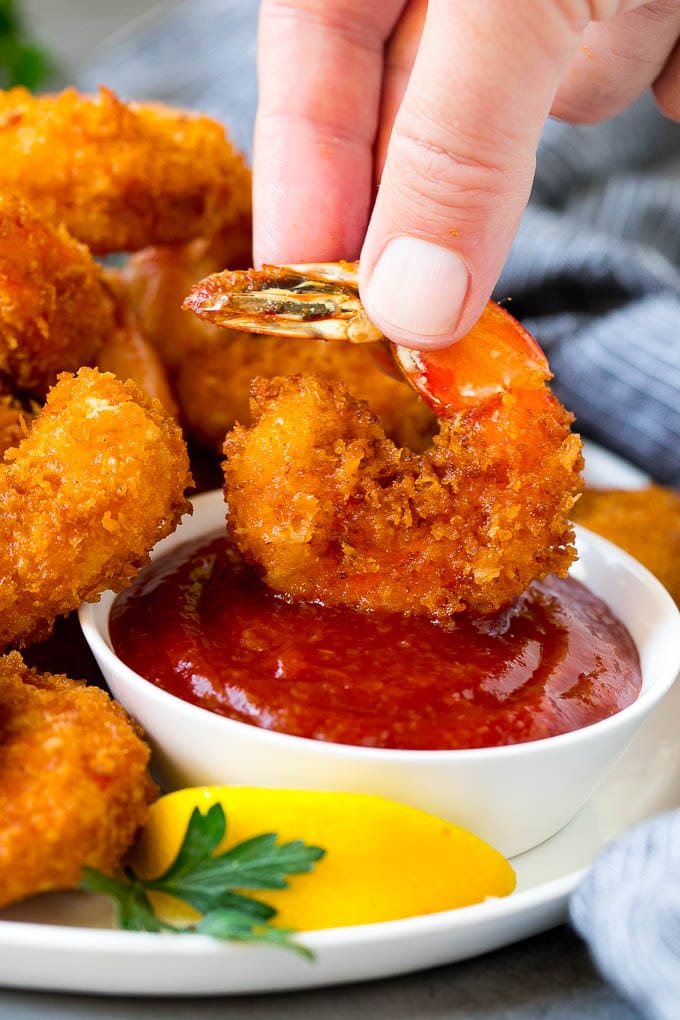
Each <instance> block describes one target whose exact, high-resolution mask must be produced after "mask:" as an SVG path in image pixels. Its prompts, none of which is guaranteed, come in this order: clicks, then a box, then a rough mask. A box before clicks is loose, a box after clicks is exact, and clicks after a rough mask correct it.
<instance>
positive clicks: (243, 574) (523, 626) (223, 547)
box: [110, 534, 642, 750]
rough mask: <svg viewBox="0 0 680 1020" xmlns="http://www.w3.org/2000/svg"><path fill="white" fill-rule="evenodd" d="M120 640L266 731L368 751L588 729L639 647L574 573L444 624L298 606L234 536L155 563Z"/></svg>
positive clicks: (154, 677) (119, 620)
mask: <svg viewBox="0 0 680 1020" xmlns="http://www.w3.org/2000/svg"><path fill="white" fill-rule="evenodd" d="M110 630H111V639H112V642H113V647H114V649H115V651H116V653H117V654H118V655H119V656H120V658H121V659H122V660H123V661H124V662H125V663H127V665H128V666H130V667H132V669H134V670H135V671H136V672H137V673H140V674H141V675H142V676H143V677H146V679H147V680H150V681H151V682H152V683H154V684H156V685H157V686H158V687H161V688H163V689H164V690H166V691H169V692H170V693H171V694H174V695H176V696H177V697H178V698H182V699H183V700H184V701H188V702H191V703H192V704H194V705H200V706H201V708H206V709H209V710H210V711H211V712H216V713H218V714H220V715H224V716H227V717H229V718H230V719H236V720H239V721H240V722H245V723H250V724H251V725H253V726H260V727H263V728H265V729H270V730H278V731H279V732H282V733H289V734H293V735H295V736H300V737H311V738H312V739H314V740H324V741H329V742H333V743H341V744H355V745H361V746H364V747H392V748H403V749H430V750H434V749H452V748H471V747H497V746H499V745H503V744H516V743H520V742H523V741H527V740H538V739H540V738H542V737H550V736H555V735H556V734H558V733H566V732H568V731H570V730H575V729H578V728H580V727H582V726H587V725H589V724H590V723H593V722H596V721H598V720H600V719H604V718H606V717H607V716H610V715H613V714H614V713H615V712H618V711H620V710H621V709H622V708H624V707H625V706H626V705H629V704H630V703H631V702H633V701H634V700H635V699H636V697H637V696H638V693H639V691H640V686H641V682H642V678H641V673H640V664H639V658H638V654H637V650H636V648H635V645H634V643H633V640H632V638H631V636H630V634H629V633H628V631H627V630H626V628H625V627H624V625H623V624H622V623H621V621H620V620H618V619H617V618H616V617H615V616H614V615H613V614H612V612H611V611H610V610H609V608H608V607H607V606H606V605H605V604H604V603H603V602H602V601H601V600H600V599H598V598H597V597H596V596H595V595H593V594H592V593H591V592H590V591H589V590H588V589H587V588H585V587H584V586H583V585H582V584H580V583H579V582H578V581H575V580H574V579H572V578H566V579H560V578H554V577H551V578H548V579H547V580H545V581H542V582H540V583H538V582H537V583H534V584H533V585H532V586H531V588H530V589H529V590H528V592H527V593H525V595H523V596H522V597H521V598H520V599H519V600H518V602H517V603H516V604H515V605H514V606H513V608H512V609H511V610H508V611H506V612H504V613H503V614H501V615H499V616H496V617H492V618H488V617H487V618H472V617H469V616H463V615H458V616H457V617H456V618H455V620H454V621H453V622H452V623H451V624H446V625H441V624H438V623H432V622H430V621H428V620H425V619H421V618H418V617H404V616H401V615H399V614H392V613H361V612H357V611H355V610H352V609H345V608H326V607H324V606H320V605H314V604H308V605H295V604H290V603H288V602H286V601H285V599H284V598H282V597H281V596H278V595H276V594H274V593H273V592H271V591H270V590H269V589H267V588H266V587H265V586H264V585H263V584H262V582H261V581H260V579H259V576H258V574H257V572H256V571H255V569H253V568H252V567H250V566H248V565H246V564H244V562H243V561H242V559H241V558H240V555H239V553H238V552H237V550H236V549H235V548H234V547H233V546H232V545H231V544H230V542H229V540H228V538H227V537H226V536H225V535H224V534H220V535H217V536H213V537H212V538H208V539H202V540H200V541H197V542H192V543H186V544H184V545H182V546H179V547H178V548H177V549H175V550H173V551H172V552H171V553H169V554H168V555H166V556H164V557H162V558H160V559H159V560H157V561H156V562H155V563H152V564H151V566H149V567H147V568H146V569H145V570H144V571H142V573H141V574H140V575H139V577H138V578H137V580H136V582H135V584H134V585H133V587H132V588H131V589H129V590H128V591H127V592H125V593H123V594H122V595H120V596H119V597H118V598H117V599H116V601H115V603H114V606H113V609H112V612H111V620H110Z"/></svg>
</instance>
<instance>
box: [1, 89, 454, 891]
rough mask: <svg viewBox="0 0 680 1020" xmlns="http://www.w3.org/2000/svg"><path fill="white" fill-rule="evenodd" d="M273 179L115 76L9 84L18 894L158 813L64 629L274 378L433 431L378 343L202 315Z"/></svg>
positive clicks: (56, 883) (4, 825) (401, 428)
mask: <svg viewBox="0 0 680 1020" xmlns="http://www.w3.org/2000/svg"><path fill="white" fill-rule="evenodd" d="M250 193H251V175H250V170H249V168H248V166H247V164H246V162H245V160H244V158H243V157H242V155H241V154H240V153H239V152H237V151H236V150H235V149H234V148H233V146H232V145H231V143H230V141H229V138H228V136H227V134H226V132H225V129H224V128H223V126H222V125H220V124H218V123H216V122H215V121H213V120H211V119H210V118H208V117H205V116H201V115H198V114H193V113H189V112H186V111H181V110H175V109H171V108H168V107H164V106H162V105H160V104H151V103H150V104H138V103H134V102H124V101H122V100H121V99H120V98H119V97H118V96H116V95H115V94H114V93H113V92H111V91H110V90H108V89H106V88H102V89H100V91H99V93H98V94H96V95H83V94H80V93H78V92H77V91H76V90H74V89H67V90H66V91H64V92H62V93H60V94H54V95H44V96H33V95H31V94H30V93H29V92H27V91H26V90H24V89H22V88H15V89H12V90H9V91H7V92H2V93H0V454H2V457H3V460H2V463H1V464H0V529H1V530H2V547H3V549H4V550H5V552H4V559H3V563H2V566H1V567H0V907H2V906H5V905H7V904H9V903H12V902H15V901H19V900H22V899H24V898H26V897H28V896H31V895H33V894H35V893H40V892H45V891H50V890H57V889H59V890H61V889H68V888H75V887H76V886H77V885H78V883H79V880H80V876H81V873H82V869H83V867H84V866H86V865H87V866H90V867H95V868H99V869H100V870H104V871H108V872H112V871H113V870H114V869H115V868H116V867H117V866H118V865H119V864H120V861H121V859H122V857H123V855H124V853H125V851H126V849H127V848H128V847H129V846H130V845H131V844H132V843H133V841H134V840H135V838H136V835H137V834H138V832H139V831H140V829H141V827H142V826H143V824H144V822H145V819H146V816H147V811H148V806H149V804H150V803H151V801H152V800H153V799H154V798H155V797H156V796H157V794H158V790H157V788H156V786H155V784H154V783H153V782H152V780H151V778H150V776H149V771H148V766H149V750H148V747H147V745H146V743H145V742H144V739H143V734H142V733H141V732H140V731H139V728H138V727H137V726H136V724H135V722H134V721H133V720H131V719H130V718H129V717H128V716H127V715H126V713H125V712H124V710H123V709H122V708H121V707H120V706H119V705H117V704H114V702H113V701H112V700H111V699H110V698H109V697H108V695H107V694H106V693H105V691H104V690H102V689H100V688H99V687H98V686H96V685H87V684H86V683H85V682H84V681H81V680H80V679H77V678H78V677H79V676H80V675H81V674H80V673H79V672H78V670H79V668H80V665H81V661H82V650H80V649H78V650H76V652H74V654H73V656H72V662H71V660H70V657H69V654H66V655H65V656H64V654H63V648H59V653H58V654H57V655H56V656H55V657H54V659H53V660H51V658H50V657H51V656H52V654H53V652H52V649H53V647H57V646H56V645H53V644H51V641H50V635H51V634H52V633H53V630H54V627H55V624H58V625H59V627H58V628H57V629H59V628H60V627H61V626H62V624H63V623H64V620H66V621H69V620H71V619H72V618H73V614H74V611H75V610H76V609H77V608H78V607H79V606H80V605H81V604H82V603H83V602H85V601H88V600H93V599H96V598H97V597H98V596H99V595H100V594H101V592H102V591H105V590H107V589H112V590H115V591H119V590H122V589H123V588H124V587H126V586H127V585H128V584H129V583H130V582H131V581H132V579H133V578H134V577H135V575H136V573H137V572H138V570H139V569H140V567H142V566H143V565H144V564H145V563H146V562H147V561H148V555H149V552H150V550H151V549H152V547H153V546H154V545H155V544H156V542H157V541H159V540H160V539H161V538H163V537H164V536H165V535H167V534H169V533H170V532H171V531H173V530H174V528H175V527H176V526H177V524H178V523H179V521H180V519H181V517H182V515H183V514H185V513H189V512H190V511H191V504H190V503H189V501H188V499H187V493H188V492H189V491H190V490H191V489H192V488H195V483H194V477H193V476H195V475H200V474H201V472H203V471H204V468H205V464H206V463H207V464H208V465H209V471H210V470H212V471H214V470H215V467H216V468H217V470H218V471H219V459H220V456H221V448H222V443H223V441H224V437H225V434H226V433H227V431H228V430H229V429H230V428H231V427H232V425H233V424H234V423H235V422H236V421H240V422H241V423H245V424H247V423H248V422H249V420H250V412H249V404H248V400H249V385H250V380H251V378H253V377H255V376H259V377H265V378H266V377H271V376H274V375H281V374H284V375H285V374H287V373H289V372H294V371H297V372H300V371H303V372H316V373H318V374H319V375H321V376H323V377H334V378H341V379H343V380H344V382H345V383H346V384H347V385H349V386H351V387H352V388H353V389H354V391H355V392H356V393H357V394H358V395H359V396H360V397H363V398H366V399H370V400H371V402H372V405H373V407H374V408H375V409H376V410H377V412H378V413H379V414H380V415H381V416H382V421H383V423H384V426H385V428H386V429H387V430H388V432H389V433H390V434H391V435H393V437H394V438H395V440H397V441H398V442H400V443H405V444H406V443H409V444H411V445H412V446H414V447H418V446H419V445H420V446H423V445H425V444H426V443H427V442H428V440H429V437H430V435H431V434H432V432H433V431H434V427H435V418H434V416H433V415H432V413H431V411H430V410H429V409H428V408H426V407H425V405H423V404H422V403H421V401H420V400H419V399H418V397H417V396H416V395H415V394H414V393H413V392H412V391H411V389H410V388H409V386H408V385H407V384H406V383H405V382H402V381H400V380H398V379H395V378H392V377H390V376H389V375H386V374H385V373H384V372H382V371H381V369H380V368H379V367H378V365H377V363H376V362H375V360H374V358H373V356H372V355H371V354H370V352H368V351H364V350H357V351H351V352H349V354H348V355H345V353H344V352H339V351H337V352H336V351H333V352H330V351H328V350H326V347H325V345H324V344H323V342H319V343H316V344H309V343H301V344H298V345H296V344H291V343H289V342H287V341H284V340H280V339H278V338H263V339H262V342H261V343H256V342H253V339H252V338H251V337H249V336H247V335H245V334H242V333H239V332H237V331H224V330H218V329H215V328H214V327H212V326H210V325H208V324H205V323H203V322H201V321H200V320H199V319H198V318H196V317H195V316H193V315H192V314H191V313H190V312H185V311H182V310H181V303H182V300H183V298H184V297H185V296H186V294H187V293H188V291H189V289H190V287H191V285H192V284H193V283H195V282H196V281H197V280H199V279H200V278H201V277H203V276H206V275H208V274H210V273H212V272H215V271H217V270H220V269H222V268H223V267H224V266H227V265H229V266H232V267H239V266H246V265H249V264H250V260H251V254H250V249H251V219H250V217H251V197H250ZM188 448H189V449H191V450H192V456H193V455H194V454H195V460H192V461H190V458H189V454H188ZM53 641H54V639H52V642H53ZM52 661H54V663H55V665H57V668H56V669H54V667H53V666H52ZM36 663H39V668H36ZM51 668H52V669H54V671H51ZM67 674H68V675H67ZM74 677H75V678H74Z"/></svg>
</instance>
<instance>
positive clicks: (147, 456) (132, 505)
mask: <svg viewBox="0 0 680 1020" xmlns="http://www.w3.org/2000/svg"><path fill="white" fill-rule="evenodd" d="M189 485H191V475H190V474H189V466H188V457H187V452H186V447H185V444H184V441H183V439H182V436H181V432H180V430H179V428H178V427H177V426H176V425H175V423H174V422H172V421H171V420H170V419H169V418H168V416H167V415H166V414H165V413H164V412H163V410H162V408H161V406H160V404H158V403H157V402H149V401H148V400H147V399H146V398H145V397H144V395H143V394H142V393H141V391H140V390H139V388H138V387H137V386H135V384H134V383H132V382H125V383H124V382H121V381H120V380H118V379H116V378H115V377H114V376H113V375H111V374H108V373H101V372H98V371H97V370H96V369H89V368H83V369H81V370H80V372H79V373H78V374H77V375H76V376H70V375H67V374H64V375H62V376H61V377H60V379H59V381H58V383H57V385H56V386H55V387H54V388H53V389H52V390H51V391H50V393H49V394H48V397H47V403H46V405H45V407H44V408H43V409H42V410H41V411H40V413H39V414H38V416H37V417H36V419H35V421H34V423H33V426H32V428H31V430H30V432H29V433H28V435H27V436H26V438H25V439H24V440H23V441H22V442H21V443H20V444H19V446H17V447H14V448H12V449H10V450H8V451H7V453H6V454H5V463H4V464H3V465H0V547H1V548H2V549H3V550H4V552H3V559H2V564H1V566H0V647H3V648H6V647H7V646H8V645H13V646H18V645H19V646H21V645H26V644H28V643H29V642H31V641H35V640H39V639H40V638H42V637H45V636H46V635H47V634H48V633H49V632H50V629H51V626H52V623H53V621H54V618H55V617H56V616H59V615H62V614H65V613H68V612H70V611H71V610H73V609H76V608H77V607H78V606H79V605H80V604H81V603H82V602H84V601H87V600H92V599H94V598H96V597H97V595H99V594H100V593H101V592H102V591H104V590H105V589H107V588H113V589H115V590H116V591H119V590H120V589H121V588H123V587H125V586H126V585H127V584H128V583H129V582H130V581H131V580H132V578H133V577H134V576H135V574H136V572H137V570H138V569H139V567H141V566H142V565H143V564H144V563H146V562H147V560H148V554H149V551H150V549H151V548H152V547H153V546H154V545H155V543H156V542H157V541H158V540H159V539H161V538H163V537H164V536H165V535H167V534H169V533H170V532H171V531H173V530H174V528H175V527H176V525H177V523H178V522H179V519H180V517H181V516H182V514H183V513H185V512H189V511H190V504H189V503H188V501H187V500H186V498H185V495H184V494H185V490H186V488H187V486H189Z"/></svg>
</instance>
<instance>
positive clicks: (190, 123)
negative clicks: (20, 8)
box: [0, 88, 250, 254]
mask: <svg viewBox="0 0 680 1020" xmlns="http://www.w3.org/2000/svg"><path fill="white" fill-rule="evenodd" d="M0 189H2V190H3V191H16V192H19V193H20V194H22V195H25V196H26V197H27V198H28V199H29V200H30V201H31V202H32V204H33V205H35V207H36V208H37V209H38V210H39V212H40V213H41V215H43V216H46V217H48V218H49V219H51V220H53V221H54V222H57V223H63V224H65V225H66V227H67V228H68V230H69V232H70V233H71V234H72V235H73V236H74V237H76V238H77V239H78V240H79V241H82V242H84V243H85V244H87V245H88V247H89V248H90V249H91V250H92V251H93V252H95V253H96V254H103V253H105V252H113V251H136V250H137V249H139V248H144V247H145V246H146V245H150V244H174V243H182V242H185V241H189V240H191V239H193V238H196V237H210V236H211V235H212V234H214V233H215V232H216V231H218V230H219V229H220V228H221V227H223V226H224V225H225V224H227V223H230V222H234V221H236V220H238V219H239V218H240V217H241V216H242V215H243V213H244V211H246V210H247V209H249V207H250V171H249V170H248V168H247V166H246V164H245V162H244V160H243V157H242V156H241V155H240V153H238V152H236V151H235V150H234V148H233V147H232V145H231V143H230V142H229V140H228V139H227V137H226V134H225V131H224V128H223V127H222V126H221V125H220V124H218V123H217V122H216V121H214V120H211V119H210V118H208V117H203V116H199V115H197V114H192V113H187V112H184V111H180V110H174V109H170V108H167V107H163V106H161V105H160V104H158V105H153V104H145V105H142V104H137V103H124V102H122V101H121V100H120V99H118V97H117V96H115V95H114V93H113V92H111V91H110V90H108V89H104V88H102V89H101V90H100V92H99V95H97V96H85V95H81V94H79V93H78V92H77V91H76V90H75V89H67V90H66V91H64V92H62V93H60V94H59V95H51V96H33V95H31V94H30V93H29V92H27V91H26V90H25V89H23V88H15V89H11V90H10V91H9V92H5V93H1V94H0Z"/></svg>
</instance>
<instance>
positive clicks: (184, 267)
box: [120, 231, 436, 452]
mask: <svg viewBox="0 0 680 1020" xmlns="http://www.w3.org/2000/svg"><path fill="white" fill-rule="evenodd" d="M234 246H235V245H234V244H233V243H232V249H233V248H234ZM228 247H229V238H228V233H227V231H223V232H222V235H221V236H220V237H218V238H214V239H213V240H212V241H211V242H201V241H197V242H194V243H193V244H191V245H185V246H183V247H181V248H170V247H164V248H162V247H159V248H147V249H145V250H144V251H141V252H138V253H137V254H136V255H133V256H132V257H131V258H130V259H129V260H128V263H127V265H126V266H125V268H124V269H123V270H122V272H121V275H120V280H121V284H122V289H123V293H124V294H125V295H127V298H128V300H129V303H130V304H131V305H132V307H133V308H134V309H135V312H136V314H137V315H138V317H139V320H140V323H141V326H142V329H143V331H144V334H145V335H146V336H147V337H148V338H149V340H150V342H151V343H152V344H153V345H154V346H155V347H156V349H157V350H158V352H159V354H160V356H161V358H162V360H163V362H164V363H165V365H166V366H167V368H168V370H169V372H170V375H171V378H172V379H173V382H174V387H175V391H176V395H177V399H178V401H179V404H180V407H181V411H182V416H183V420H184V422H185V424H186V426H187V429H188V431H189V433H190V434H191V436H192V437H194V438H195V439H197V440H198V441H199V442H200V443H202V444H203V445H205V446H209V447H211V448H212V449H214V450H216V451H217V452H221V450H222V444H223V442H224V437H225V435H226V433H227V432H228V430H229V429H230V428H231V427H232V426H233V425H234V424H235V422H237V421H238V422H240V423H241V424H247V423H248V422H249V421H250V410H249V391H250V382H251V380H252V379H253V378H254V377H255V376H260V377H263V378H272V377H274V376H277V375H288V374H289V373H296V372H309V373H316V374H318V375H321V376H323V377H324V378H331V379H339V380H341V381H342V382H344V383H345V384H346V385H347V386H348V388H349V390H350V392H351V393H352V394H353V395H354V396H356V397H359V398H361V399H364V400H367V401H368V403H369V405H370V407H371V408H372V410H374V411H375V413H376V414H377V415H378V417H379V418H380V421H381V422H382V424H383V427H384V429H385V431H386V433H387V435H388V436H390V438H392V439H394V441H395V442H396V443H399V444H400V445H404V446H408V447H410V448H411V449H422V447H423V446H424V445H426V443H427V441H428V440H429V439H430V437H431V436H432V433H433V432H434V429H435V424H436V421H435V417H434V415H433V414H432V412H431V411H430V410H429V408H428V407H427V406H426V405H425V404H424V403H423V401H421V400H419V399H418V397H417V395H416V394H415V393H413V392H412V391H411V389H410V387H409V386H408V385H407V384H406V383H405V382H403V381H401V380H399V379H395V378H391V377H390V376H388V375H386V374H385V373H384V372H382V371H381V370H380V368H379V367H378V365H377V364H376V361H375V359H374V357H373V356H372V353H371V351H369V350H368V348H361V347H352V348H351V349H347V348H346V347H344V348H343V349H336V348H334V347H331V346H329V345H328V344H324V343H323V341H320V340H319V341H316V342H310V341H309V340H307V341H299V342H297V343H295V342H290V341H286V340H284V339H281V338H279V337H266V338H265V337H263V338H260V340H259V341H258V342H257V343H253V341H252V339H251V338H250V336H249V335H248V334H245V333H241V332H238V331H236V330H225V329H220V328H218V327H216V326H212V325H211V324H210V323H208V322H204V321H202V320H201V319H199V318H197V317H196V316H194V315H191V314H190V312H188V311H182V309H181V302H182V299H183V298H184V296H185V295H186V294H187V293H188V291H189V290H190V288H191V287H192V286H193V284H195V283H196V282H197V281H198V280H200V279H201V277H202V276H205V275H207V274H209V273H213V272H215V270H216V269H217V268H219V267H220V266H221V265H222V264H223V263H222V262H221V259H222V258H224V257H226V256H227V255H229V254H230V252H229V251H228ZM236 247H237V246H236ZM230 264H231V263H230Z"/></svg>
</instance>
